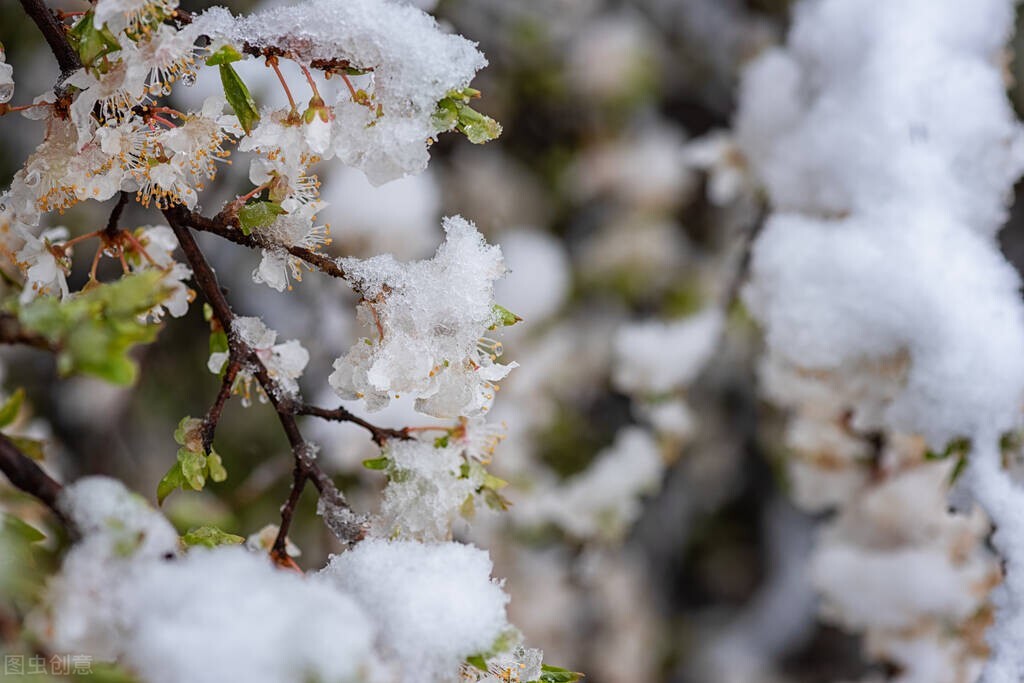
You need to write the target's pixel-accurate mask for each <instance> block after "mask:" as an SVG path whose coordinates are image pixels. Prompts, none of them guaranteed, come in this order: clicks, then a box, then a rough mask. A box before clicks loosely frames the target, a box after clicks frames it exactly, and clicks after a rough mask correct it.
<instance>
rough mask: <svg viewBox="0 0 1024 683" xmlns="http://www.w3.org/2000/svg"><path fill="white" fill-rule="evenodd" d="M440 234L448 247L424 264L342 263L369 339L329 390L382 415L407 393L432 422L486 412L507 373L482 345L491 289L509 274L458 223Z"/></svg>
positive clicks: (380, 259) (490, 315)
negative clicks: (395, 397)
mask: <svg viewBox="0 0 1024 683" xmlns="http://www.w3.org/2000/svg"><path fill="white" fill-rule="evenodd" d="M444 229H445V233H446V238H445V241H444V242H443V243H442V244H441V246H440V247H439V248H438V250H437V253H436V254H435V255H434V257H433V258H432V259H429V260H425V261H414V262H411V263H405V264H403V263H399V262H397V261H396V260H395V259H394V258H392V257H391V256H390V255H384V256H376V257H374V258H370V259H366V260H358V259H344V260H343V261H342V264H341V265H342V267H343V268H344V269H345V272H346V276H347V278H348V279H349V281H350V282H351V283H352V284H353V286H354V287H355V288H356V289H357V290H358V291H359V292H360V293H361V294H362V295H363V301H362V303H361V304H360V309H359V317H360V320H361V321H362V322H363V323H364V324H365V325H366V326H367V327H368V328H369V329H370V330H371V334H372V337H368V338H363V339H360V340H359V341H357V342H356V344H355V345H353V347H352V348H351V349H350V351H349V352H348V354H347V355H346V356H343V357H342V358H339V359H338V360H337V361H336V362H335V365H334V368H335V371H334V373H333V374H332V375H331V377H330V383H331V386H332V387H334V389H335V391H336V392H337V393H338V395H339V396H341V397H342V398H347V399H351V398H365V399H367V406H368V407H376V408H379V407H383V406H384V405H387V402H388V401H389V400H390V397H391V396H392V395H395V394H411V395H413V396H415V397H416V398H418V399H422V401H421V402H420V404H419V409H421V410H423V411H424V412H427V413H428V414H430V415H433V416H435V417H458V416H460V415H461V416H472V415H476V414H479V413H482V412H485V411H486V410H487V409H488V408H489V404H490V398H491V397H492V395H493V382H495V381H497V380H498V379H500V378H502V377H504V375H505V374H507V373H508V371H509V370H510V369H511V367H512V366H509V365H501V364H498V363H496V362H495V360H496V358H497V354H498V353H499V352H500V345H499V344H496V343H493V344H488V343H484V342H482V339H483V338H484V337H485V335H486V334H487V330H488V329H489V328H491V327H492V326H493V325H494V324H495V323H496V322H497V319H496V317H495V313H494V296H493V283H494V281H495V280H496V279H497V278H498V277H500V276H501V275H502V274H503V273H504V272H505V266H504V263H503V261H502V257H501V250H500V249H499V248H498V247H496V246H490V245H488V244H487V243H486V242H485V241H484V239H483V236H482V235H480V233H479V232H477V230H476V228H475V227H474V226H473V224H472V223H469V222H468V221H466V220H465V219H463V218H460V217H454V218H448V219H445V221H444Z"/></svg>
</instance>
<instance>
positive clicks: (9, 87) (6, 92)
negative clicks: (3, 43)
mask: <svg viewBox="0 0 1024 683" xmlns="http://www.w3.org/2000/svg"><path fill="white" fill-rule="evenodd" d="M12 97H14V67H13V66H11V65H10V64H8V63H7V61H6V60H5V59H4V52H3V48H0V104H6V103H8V102H10V101H11V98H12Z"/></svg>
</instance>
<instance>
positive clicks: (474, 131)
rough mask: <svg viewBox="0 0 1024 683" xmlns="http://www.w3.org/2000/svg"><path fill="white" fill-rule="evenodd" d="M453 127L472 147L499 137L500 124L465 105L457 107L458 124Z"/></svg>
mask: <svg viewBox="0 0 1024 683" xmlns="http://www.w3.org/2000/svg"><path fill="white" fill-rule="evenodd" d="M455 127H456V128H457V129H458V130H459V132H460V133H462V134H463V135H465V136H466V139H467V140H469V141H470V142H472V143H473V144H474V145H482V144H483V143H485V142H490V141H491V140H496V139H497V138H498V137H500V136H501V124H500V123H498V122H497V121H495V120H494V119H492V118H491V117H490V116H485V115H483V114H481V113H480V112H478V111H477V110H475V109H473V108H472V107H468V106H465V105H463V106H461V107H459V122H458V123H457V124H455Z"/></svg>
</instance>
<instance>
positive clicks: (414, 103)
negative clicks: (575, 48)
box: [197, 0, 487, 184]
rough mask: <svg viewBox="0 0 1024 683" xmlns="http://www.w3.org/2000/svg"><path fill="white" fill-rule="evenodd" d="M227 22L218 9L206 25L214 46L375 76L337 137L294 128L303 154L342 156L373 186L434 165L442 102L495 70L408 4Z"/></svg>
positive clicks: (323, 4)
mask: <svg viewBox="0 0 1024 683" xmlns="http://www.w3.org/2000/svg"><path fill="white" fill-rule="evenodd" d="M225 15H226V13H225V12H222V11H216V12H215V11H213V10H211V11H210V12H205V13H203V14H202V15H200V16H199V17H198V18H197V22H199V23H200V24H201V25H202V31H203V32H204V33H205V34H206V35H209V36H210V37H211V38H212V39H213V40H214V41H215V42H218V41H226V42H231V43H234V44H239V45H240V44H242V43H247V44H250V45H254V46H256V47H270V46H273V47H274V48H275V49H284V50H286V51H287V52H289V53H291V54H293V55H295V56H296V58H297V59H299V60H302V61H307V62H308V61H312V60H316V59H327V60H344V61H346V62H348V63H349V64H351V65H352V66H353V67H355V68H358V69H365V70H368V71H370V72H372V75H371V76H369V77H368V78H367V83H366V89H367V90H368V92H369V95H368V96H369V97H370V98H372V99H371V104H372V106H366V105H365V104H362V103H356V102H353V101H352V100H351V99H349V94H348V92H347V91H346V92H343V93H342V94H341V96H340V98H339V100H338V102H337V104H336V106H335V112H334V113H335V120H334V122H333V125H332V126H331V130H330V131H328V130H327V129H326V128H324V127H323V126H320V125H319V124H314V125H313V126H294V127H293V128H294V129H295V132H296V133H298V134H299V135H300V136H301V137H303V138H304V139H303V140H302V145H301V148H305V149H308V150H310V152H312V153H315V154H317V155H319V156H321V157H323V158H328V157H329V155H332V154H333V155H337V156H338V157H339V158H340V159H341V160H342V162H343V163H345V164H348V165H351V166H354V167H356V168H359V169H361V170H362V171H363V172H365V173H366V175H367V177H368V178H369V179H370V181H371V182H373V183H374V184H381V183H384V182H387V181H388V180H392V179H395V178H399V177H401V176H403V175H407V174H411V173H418V172H420V171H422V170H423V168H425V167H426V162H427V158H428V153H427V144H428V140H429V139H430V138H431V137H433V136H434V135H436V133H437V132H438V130H437V124H436V123H435V121H434V118H433V117H434V112H435V110H436V107H437V103H438V102H439V101H440V100H441V99H443V98H444V97H446V96H447V95H448V93H449V92H450V91H452V90H461V89H462V88H465V87H466V86H468V85H469V83H470V81H471V80H472V79H473V76H474V75H475V74H476V72H477V71H478V70H479V69H480V68H482V67H483V66H485V65H486V63H487V62H486V60H485V59H484V57H483V55H482V54H480V52H479V51H478V50H477V49H476V46H475V45H474V44H473V43H472V42H470V41H468V40H466V39H465V38H463V37H461V36H456V35H451V34H448V33H445V32H443V31H442V30H441V29H440V28H439V27H438V25H437V22H436V21H435V20H434V19H433V18H432V17H431V16H430V15H428V14H426V13H424V12H422V11H421V10H419V9H417V8H415V7H412V6H410V5H407V4H403V3H397V2H381V1H380V0H349V1H346V2H335V1H334V0H308V1H307V2H304V3H300V4H296V5H292V6H279V7H273V8H270V9H266V10H263V11H260V12H256V13H254V14H252V15H250V16H247V17H244V18H239V19H235V20H231V19H230V16H229V15H228V16H225ZM301 128H309V130H307V131H301V130H299V129H301ZM328 142H329V143H330V146H331V149H330V150H326V149H325V148H326V145H327V143H328Z"/></svg>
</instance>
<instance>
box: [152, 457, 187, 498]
mask: <svg viewBox="0 0 1024 683" xmlns="http://www.w3.org/2000/svg"><path fill="white" fill-rule="evenodd" d="M184 484H185V476H184V475H183V474H182V473H181V463H180V462H176V463H174V465H173V466H172V467H171V469H169V470H167V474H165V475H164V477H163V479H161V480H160V483H159V484H157V487H156V502H157V504H158V505H163V504H164V499H166V498H167V496H169V495H171V492H172V491H175V490H177V489H180V488H181V487H182V486H184Z"/></svg>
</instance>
